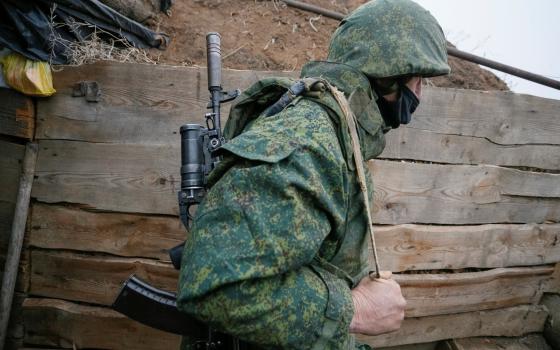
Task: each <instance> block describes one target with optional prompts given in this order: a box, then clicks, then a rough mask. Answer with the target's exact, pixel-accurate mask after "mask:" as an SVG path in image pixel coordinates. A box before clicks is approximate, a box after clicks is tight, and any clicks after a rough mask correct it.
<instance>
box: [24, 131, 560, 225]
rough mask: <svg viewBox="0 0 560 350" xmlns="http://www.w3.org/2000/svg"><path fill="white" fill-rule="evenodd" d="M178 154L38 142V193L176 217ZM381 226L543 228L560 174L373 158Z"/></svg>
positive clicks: (48, 198) (559, 207) (555, 203)
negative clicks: (525, 225) (536, 225)
mask: <svg viewBox="0 0 560 350" xmlns="http://www.w3.org/2000/svg"><path fill="white" fill-rule="evenodd" d="M179 165H180V150H179V148H178V147H176V146H169V145H155V144H152V145H150V144H145V145H139V144H120V145H116V144H105V143H89V142H76V141H54V140H43V141H41V142H40V152H39V161H38V169H37V177H36V180H35V184H34V188H33V196H34V197H36V198H37V199H39V200H40V201H44V202H49V203H56V202H71V203H80V204H85V205H87V206H90V207H92V208H95V209H100V210H112V211H120V212H137V213H155V214H171V215H177V214H178V207H177V198H176V193H177V190H178V188H179V182H180V181H179V179H180V175H179ZM370 170H371V173H372V174H373V178H374V183H375V184H376V187H375V192H376V198H375V201H374V209H373V210H374V221H376V222H377V223H380V224H399V223H411V222H414V223H437V224H454V225H456V224H483V223H496V222H498V223H524V222H536V223H541V222H545V221H547V220H550V221H557V220H558V218H559V217H560V174H546V173H535V172H527V171H519V170H514V169H507V168H500V167H495V166H469V165H456V166H444V165H438V164H420V163H403V162H391V161H382V160H376V161H374V162H371V163H370Z"/></svg>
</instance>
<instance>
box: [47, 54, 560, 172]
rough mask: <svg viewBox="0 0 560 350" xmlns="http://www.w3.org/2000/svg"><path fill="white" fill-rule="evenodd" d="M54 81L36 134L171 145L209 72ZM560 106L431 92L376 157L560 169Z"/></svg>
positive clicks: (192, 115) (77, 75) (99, 66)
mask: <svg viewBox="0 0 560 350" xmlns="http://www.w3.org/2000/svg"><path fill="white" fill-rule="evenodd" d="M298 75H299V73H298V72H256V71H236V70H224V72H223V81H224V86H225V88H227V89H233V88H241V89H245V88H247V87H248V86H249V85H250V84H252V83H253V82H254V81H256V80H257V79H260V78H263V77H268V76H291V77H297V76H298ZM80 80H96V81H98V82H99V83H100V85H101V87H102V89H103V97H102V101H101V102H99V103H94V104H92V103H87V102H86V101H85V100H83V99H79V98H78V99H77V98H72V97H71V87H72V85H73V84H74V83H76V82H77V81H80ZM54 81H55V87H56V89H57V91H58V93H57V94H56V95H55V96H53V97H51V98H49V99H45V100H40V101H39V105H38V119H39V123H38V130H37V138H39V139H67V140H82V141H90V142H109V143H121V142H127V143H157V144H162V143H169V144H177V143H178V142H179V137H178V135H177V133H178V129H179V127H180V126H181V125H182V124H185V123H193V122H195V123H202V122H203V115H204V113H205V112H206V109H205V105H206V103H207V101H208V91H207V90H206V86H207V83H206V70H205V68H191V67H169V66H153V65H141V64H126V63H115V62H100V63H96V64H93V65H83V66H80V67H66V68H65V69H64V70H63V71H61V72H55V73H54ZM145 81H150V86H149V88H148V87H146V85H145V84H144V82H145ZM228 108H229V105H225V106H224V108H223V116H224V120H225V119H227V118H226V117H227V112H228ZM558 110H560V102H558V101H555V100H550V99H542V98H538V97H533V96H526V95H516V94H511V93H503V92H478V91H469V90H456V89H441V88H427V89H426V91H425V93H424V96H423V98H422V103H421V104H420V107H419V109H418V111H417V112H416V113H415V115H414V118H413V120H412V123H411V124H409V126H406V127H401V128H399V129H397V130H396V131H392V132H391V133H389V134H388V147H387V149H386V151H385V152H384V153H383V154H382V157H385V158H397V159H418V160H426V161H434V162H440V163H445V162H449V163H463V164H464V163H466V164H498V165H506V166H530V167H538V168H545V169H560V155H559V154H560V152H558V150H559V148H560V147H559V145H560V141H558V132H559V130H560V122H559V121H558V120H559V118H558ZM114 115H119V118H113V116H114ZM148 126H149V127H148Z"/></svg>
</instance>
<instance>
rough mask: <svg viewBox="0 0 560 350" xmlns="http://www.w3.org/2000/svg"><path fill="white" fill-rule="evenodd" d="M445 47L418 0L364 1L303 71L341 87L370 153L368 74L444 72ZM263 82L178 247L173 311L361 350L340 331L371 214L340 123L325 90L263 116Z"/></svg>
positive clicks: (278, 340)
mask: <svg viewBox="0 0 560 350" xmlns="http://www.w3.org/2000/svg"><path fill="white" fill-rule="evenodd" d="M445 45H446V43H445V38H444V35H443V31H442V30H441V27H440V26H439V24H438V23H437V21H436V20H435V19H434V18H433V17H432V16H431V15H430V14H429V12H427V11H426V10H424V9H423V8H422V7H420V6H419V5H418V4H416V3H414V2H412V1H409V0H376V1H371V2H368V3H366V4H365V5H363V6H361V7H360V8H359V9H357V10H356V11H354V12H353V13H352V14H351V15H349V16H347V17H346V18H345V19H344V20H343V21H342V22H341V25H340V26H339V28H338V29H337V31H336V33H335V34H334V35H333V38H332V40H331V44H330V47H329V56H328V61H329V62H312V63H310V64H308V65H306V66H305V67H304V69H303V71H302V76H306V77H316V78H323V79H326V80H327V81H329V82H330V83H331V84H333V85H334V86H336V87H337V88H338V89H339V90H341V91H343V92H344V93H345V95H346V97H347V98H348V100H349V103H350V107H351V109H352V111H353V112H354V114H355V116H356V119H357V121H358V134H359V139H360V146H361V151H362V154H363V157H364V159H372V158H374V157H375V156H377V155H379V154H380V153H381V151H382V150H383V148H384V146H385V141H384V136H383V134H384V132H385V131H387V128H386V127H385V124H384V122H383V118H382V117H381V115H380V113H379V109H378V107H377V104H376V98H377V97H376V96H375V94H374V92H373V91H372V89H371V86H370V80H369V79H376V78H383V77H399V76H406V75H419V76H424V77H429V76H437V75H441V74H446V73H448V72H449V66H448V65H447V53H446V49H445ZM270 83H271V82H270V81H261V82H259V83H257V84H255V85H254V86H253V87H251V88H250V89H248V90H247V91H246V92H245V93H244V94H243V95H242V97H241V99H240V100H239V101H238V103H237V104H236V106H234V107H233V108H232V112H231V114H230V119H229V120H228V123H227V125H226V129H225V130H224V132H225V136H226V137H227V138H228V139H230V142H228V143H227V144H226V145H225V146H224V150H225V153H226V154H225V156H224V160H223V161H222V162H221V163H220V165H219V166H218V167H217V168H216V169H215V170H214V171H213V172H212V174H211V177H210V185H211V186H212V187H211V189H210V191H209V192H208V194H207V197H206V198H205V200H204V202H203V203H202V204H201V206H200V208H199V209H198V212H197V217H196V218H195V220H194V224H193V228H192V230H191V232H190V235H189V237H188V240H187V244H186V245H185V250H184V254H183V260H182V262H183V267H182V269H181V274H180V280H179V295H178V307H179V308H180V309H181V310H183V311H184V312H187V313H189V314H191V315H193V316H194V317H196V318H198V319H200V320H202V321H204V322H206V323H207V324H209V325H211V326H212V327H214V328H216V329H218V330H222V331H225V332H227V333H230V334H232V335H235V336H237V337H239V338H240V339H242V340H245V341H248V342H250V343H253V344H255V346H257V348H265V349H348V348H354V347H358V345H356V344H355V341H354V340H353V337H352V336H351V335H349V334H348V328H349V324H350V321H351V319H352V316H353V303H352V298H351V293H350V290H351V288H353V287H354V286H355V285H356V284H357V282H358V281H359V280H360V279H361V278H362V277H364V276H365V275H366V274H367V271H368V264H367V260H368V250H367V230H366V228H367V227H366V220H367V219H366V216H365V211H364V210H365V209H364V205H363V197H362V194H361V192H360V189H359V185H358V182H357V176H356V174H355V169H354V166H353V164H352V163H353V160H352V150H351V147H350V137H349V134H348V128H347V125H346V123H345V120H344V118H343V116H342V113H341V111H340V109H339V107H338V105H337V104H336V102H335V101H334V99H333V97H332V96H331V95H330V94H329V93H325V94H324V95H322V96H306V97H299V98H296V99H295V100H294V101H293V102H292V103H291V104H290V105H288V106H287V107H286V108H285V109H284V110H283V111H282V112H280V113H278V114H276V115H273V116H270V117H259V114H260V113H259V112H262V111H263V110H264V106H263V104H266V103H268V102H270V101H269V99H267V96H268V95H267V90H266V89H267V87H268V86H270ZM251 96H260V97H259V98H252V97H251ZM263 102H266V103H263ZM366 169H367V168H366ZM369 178H370V179H371V177H369ZM369 189H370V191H371V190H372V189H373V186H372V184H369ZM369 196H370V197H372V193H369ZM370 199H371V198H370Z"/></svg>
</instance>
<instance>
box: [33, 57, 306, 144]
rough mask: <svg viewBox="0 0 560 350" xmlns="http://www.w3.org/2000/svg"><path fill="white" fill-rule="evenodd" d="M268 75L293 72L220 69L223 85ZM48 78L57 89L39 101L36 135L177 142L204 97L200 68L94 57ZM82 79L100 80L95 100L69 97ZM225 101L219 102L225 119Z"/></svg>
mask: <svg viewBox="0 0 560 350" xmlns="http://www.w3.org/2000/svg"><path fill="white" fill-rule="evenodd" d="M273 75H274V76H282V75H283V76H294V77H296V76H297V75H298V72H258V71H238V70H223V73H222V82H223V88H224V89H225V90H234V89H236V88H239V89H246V88H247V87H249V86H250V85H251V84H253V83H254V82H256V81H258V80H259V79H261V78H264V77H267V76H273ZM53 80H54V82H55V88H56V89H57V94H56V95H55V96H53V97H52V98H49V99H45V100H41V101H39V104H38V108H37V109H38V128H37V136H36V137H37V139H68V140H83V141H90V142H113V143H142V144H146V143H154V144H177V143H179V135H178V132H179V127H180V126H181V125H183V124H187V123H203V122H204V114H205V113H206V112H207V109H206V104H207V103H208V101H209V93H208V83H207V72H206V68H205V67H200V68H190V67H172V66H165V65H144V64H126V63H125V64H123V63H116V62H99V63H96V64H92V65H83V66H80V67H65V68H64V69H63V70H62V71H59V72H55V73H54V79H53ZM81 80H95V81H97V82H98V83H99V84H100V86H101V89H102V96H101V101H100V102H99V103H88V102H86V101H85V99H83V98H73V97H72V85H73V84H75V83H76V82H78V81H81ZM146 82H150V83H149V84H146ZM229 106H230V104H224V105H222V116H223V120H224V121H225V120H226V119H227V114H228V112H229ZM116 116H118V118H117V117H116Z"/></svg>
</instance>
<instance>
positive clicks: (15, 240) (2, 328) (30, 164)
mask: <svg viewBox="0 0 560 350" xmlns="http://www.w3.org/2000/svg"><path fill="white" fill-rule="evenodd" d="M36 162H37V144H35V143H28V144H27V146H26V147H25V158H24V161H23V166H22V172H21V178H20V181H19V188H18V194H17V200H16V205H15V210H14V220H13V222H12V230H11V234H10V243H9V245H8V251H7V253H6V262H5V264H4V269H3V270H4V274H3V276H2V288H1V290H0V344H4V340H5V339H6V331H7V328H8V321H9V317H10V311H11V308H12V300H13V295H14V291H15V288H16V281H17V277H18V271H19V263H20V256H21V250H22V246H23V237H24V235H25V227H26V224H27V212H28V210H29V201H30V199H31V186H32V184H33V176H34V174H35V164H36Z"/></svg>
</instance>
